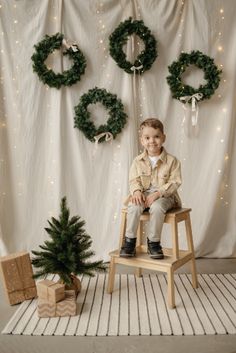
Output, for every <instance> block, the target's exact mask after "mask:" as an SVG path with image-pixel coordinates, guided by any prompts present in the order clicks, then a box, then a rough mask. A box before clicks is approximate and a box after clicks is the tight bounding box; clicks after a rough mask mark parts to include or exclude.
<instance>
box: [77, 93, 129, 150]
mask: <svg viewBox="0 0 236 353" xmlns="http://www.w3.org/2000/svg"><path fill="white" fill-rule="evenodd" d="M97 102H100V103H102V104H103V106H104V107H105V108H106V109H107V110H108V111H109V118H108V120H107V122H106V124H104V125H100V126H99V127H98V128H96V126H95V124H94V122H93V121H92V120H91V119H90V118H91V114H90V112H89V111H88V105H89V104H95V103H97ZM74 110H75V117H74V123H75V124H74V127H77V128H79V129H80V130H81V131H82V132H83V133H84V135H85V136H86V137H87V138H88V139H89V140H90V141H91V142H95V143H96V144H97V143H101V142H103V141H109V140H112V139H115V137H116V136H117V135H118V134H119V133H120V132H121V131H122V129H123V127H124V125H125V123H126V120H127V114H126V113H125V111H124V106H123V104H122V102H121V100H120V99H119V98H117V96H116V95H115V94H112V93H109V92H107V91H106V90H105V89H104V88H97V87H95V88H92V89H90V90H89V91H88V92H87V93H85V94H83V95H82V96H81V98H80V102H79V104H78V105H77V106H75V107H74Z"/></svg>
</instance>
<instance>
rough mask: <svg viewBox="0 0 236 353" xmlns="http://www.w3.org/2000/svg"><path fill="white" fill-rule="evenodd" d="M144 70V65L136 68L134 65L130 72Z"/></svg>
mask: <svg viewBox="0 0 236 353" xmlns="http://www.w3.org/2000/svg"><path fill="white" fill-rule="evenodd" d="M142 68H143V65H140V66H134V65H133V66H132V67H131V68H130V70H131V71H134V72H135V71H136V70H140V69H142Z"/></svg>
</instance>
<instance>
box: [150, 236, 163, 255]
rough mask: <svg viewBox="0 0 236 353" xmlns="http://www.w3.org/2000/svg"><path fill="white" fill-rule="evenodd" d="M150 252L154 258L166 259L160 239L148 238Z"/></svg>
mask: <svg viewBox="0 0 236 353" xmlns="http://www.w3.org/2000/svg"><path fill="white" fill-rule="evenodd" d="M147 245H148V254H149V255H150V257H151V258H152V259H164V254H163V251H162V247H161V244H160V242H159V241H150V240H149V239H148V238H147Z"/></svg>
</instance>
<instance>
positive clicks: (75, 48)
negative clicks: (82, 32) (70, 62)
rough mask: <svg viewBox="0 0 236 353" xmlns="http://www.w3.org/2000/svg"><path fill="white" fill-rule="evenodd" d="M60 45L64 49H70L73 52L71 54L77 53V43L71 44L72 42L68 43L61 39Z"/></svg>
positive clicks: (66, 40) (68, 41)
mask: <svg viewBox="0 0 236 353" xmlns="http://www.w3.org/2000/svg"><path fill="white" fill-rule="evenodd" d="M62 45H64V47H66V49H70V48H71V49H72V50H73V52H76V51H78V45H77V43H75V42H72V41H70V40H68V39H65V38H63V39H62Z"/></svg>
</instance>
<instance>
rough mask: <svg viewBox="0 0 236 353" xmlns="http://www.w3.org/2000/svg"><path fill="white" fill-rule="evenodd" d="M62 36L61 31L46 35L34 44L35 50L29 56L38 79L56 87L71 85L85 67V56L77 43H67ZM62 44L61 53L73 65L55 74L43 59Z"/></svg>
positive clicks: (77, 79)
mask: <svg viewBox="0 0 236 353" xmlns="http://www.w3.org/2000/svg"><path fill="white" fill-rule="evenodd" d="M63 37H64V36H63V34H61V33H56V34H55V35H53V36H48V35H46V36H45V37H44V39H43V40H42V41H41V42H39V43H38V44H37V45H35V46H34V47H35V49H36V52H35V53H34V54H33V55H32V57H31V59H32V61H33V71H35V72H36V73H37V74H38V76H39V79H40V80H41V81H43V83H46V84H47V85H48V86H50V87H56V88H58V89H59V88H60V87H61V86H62V85H64V86H71V85H73V84H74V83H76V82H77V81H79V80H80V76H81V75H82V74H83V73H84V71H85V67H86V60H85V57H84V55H83V53H82V52H81V51H80V49H79V48H78V46H77V44H74V43H73V44H69V43H67V42H66V40H65V39H63ZM62 45H63V46H64V45H65V47H66V50H65V51H64V52H63V55H68V57H69V58H70V59H71V60H72V61H73V66H72V67H71V68H70V69H69V70H66V71H63V72H62V73H57V74H56V73H55V72H53V71H52V70H51V69H48V68H47V66H46V65H45V63H44V61H45V60H46V59H47V57H48V55H49V54H51V53H52V52H53V51H54V50H55V49H59V48H60V47H61V46H62Z"/></svg>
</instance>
